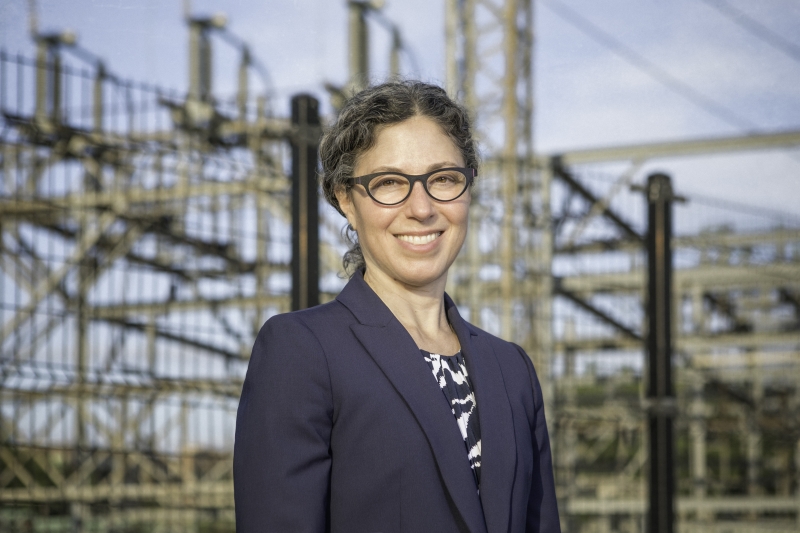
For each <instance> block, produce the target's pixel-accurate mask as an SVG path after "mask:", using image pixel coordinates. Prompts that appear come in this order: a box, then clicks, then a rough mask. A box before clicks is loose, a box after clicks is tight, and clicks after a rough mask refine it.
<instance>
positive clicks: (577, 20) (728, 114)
mask: <svg viewBox="0 0 800 533" xmlns="http://www.w3.org/2000/svg"><path fill="white" fill-rule="evenodd" d="M540 3H541V4H543V5H544V6H546V7H547V8H548V9H549V10H550V11H552V12H553V13H554V14H556V15H557V16H558V17H559V18H561V19H562V20H564V21H565V22H567V23H569V24H570V25H571V26H573V27H575V28H576V29H578V30H580V31H581V32H582V33H584V34H586V35H587V36H588V37H590V38H592V39H593V40H594V41H596V42H598V43H599V44H601V45H603V46H605V47H606V48H608V49H610V50H611V51H612V52H614V53H616V54H617V55H618V56H620V57H621V58H622V59H624V60H625V61H627V62H628V63H630V64H631V65H633V66H635V67H636V68H638V69H639V70H641V71H642V72H644V73H646V74H647V75H648V76H650V77H651V78H653V79H654V80H656V81H657V82H659V83H660V84H661V85H663V86H665V87H666V88H668V89H670V90H671V91H672V92H674V93H676V94H678V95H680V96H681V97H683V98H684V99H685V100H687V101H689V102H691V103H692V104H694V105H696V106H697V107H700V108H701V109H703V110H704V111H706V112H707V113H709V114H710V115H713V116H714V117H716V118H718V119H720V120H722V121H723V122H725V123H727V124H729V125H731V126H735V127H736V128H739V129H742V130H745V131H746V132H747V133H755V132H756V131H757V130H758V128H757V127H756V126H755V124H753V123H752V122H751V121H749V120H747V119H746V118H744V117H742V116H740V115H739V114H738V113H736V112H735V111H733V110H731V109H729V108H728V107H726V106H724V105H722V104H720V103H718V102H717V101H715V100H714V99H713V98H711V97H709V96H707V95H705V94H703V93H702V92H700V91H698V90H697V89H695V88H694V87H692V86H691V85H689V84H687V83H686V82H684V81H683V80H681V79H680V78H678V77H676V76H674V75H672V74H670V73H669V72H667V71H666V70H664V69H663V68H661V67H659V66H658V65H656V64H655V63H653V62H652V61H650V60H649V59H647V58H645V57H644V56H642V55H641V54H639V53H638V52H636V51H634V50H632V49H631V48H630V47H628V46H627V45H626V44H624V43H623V42H622V41H620V40H619V39H617V38H615V37H614V36H612V35H611V34H610V33H608V32H607V31H605V30H603V29H601V28H600V27H598V26H597V25H596V24H594V23H592V22H591V21H589V20H588V19H587V18H586V17H584V16H582V15H580V14H579V13H578V12H576V11H575V10H573V9H572V8H570V7H568V6H567V5H566V4H564V3H563V2H560V1H559V0H540Z"/></svg>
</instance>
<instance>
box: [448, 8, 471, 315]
mask: <svg viewBox="0 0 800 533" xmlns="http://www.w3.org/2000/svg"><path fill="white" fill-rule="evenodd" d="M444 4H445V7H444V36H445V37H444V40H445V43H444V45H445V54H444V55H445V69H444V79H445V82H444V84H445V89H446V90H447V94H448V95H450V98H455V97H456V95H457V94H458V89H459V77H458V43H457V40H458V16H459V15H458V0H445V3H444ZM472 320H474V319H472Z"/></svg>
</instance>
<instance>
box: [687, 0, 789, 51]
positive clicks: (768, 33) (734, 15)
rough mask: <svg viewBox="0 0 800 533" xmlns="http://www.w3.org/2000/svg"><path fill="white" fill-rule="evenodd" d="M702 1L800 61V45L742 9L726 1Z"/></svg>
mask: <svg viewBox="0 0 800 533" xmlns="http://www.w3.org/2000/svg"><path fill="white" fill-rule="evenodd" d="M702 1H703V2H704V3H706V4H707V5H709V6H711V7H713V8H714V9H716V10H717V11H718V12H720V13H721V14H722V15H724V16H725V17H727V18H728V19H730V20H731V21H732V22H733V23H734V24H736V25H737V26H739V27H740V28H743V29H745V30H746V31H748V32H750V34H752V35H754V36H755V37H757V38H758V39H760V40H762V41H764V42H765V43H767V44H768V45H770V46H772V47H773V48H775V49H776V50H780V51H781V52H783V53H784V54H786V55H788V56H789V57H790V58H792V59H794V60H795V61H798V62H800V46H798V45H796V44H794V43H792V42H791V41H789V40H788V39H785V38H784V37H782V36H780V35H778V34H777V33H775V32H774V31H772V30H771V29H769V28H768V27H766V26H764V25H763V24H761V23H760V22H758V21H757V20H755V19H754V18H752V17H751V16H750V15H748V14H747V13H745V12H744V11H741V10H739V9H737V8H735V7H733V6H731V5H730V4H728V3H727V2H722V1H720V0H702Z"/></svg>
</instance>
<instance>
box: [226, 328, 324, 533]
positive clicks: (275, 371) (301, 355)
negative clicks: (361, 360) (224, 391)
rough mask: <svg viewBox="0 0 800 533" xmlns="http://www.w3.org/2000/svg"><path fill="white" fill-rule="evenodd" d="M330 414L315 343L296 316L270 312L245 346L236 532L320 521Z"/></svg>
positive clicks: (312, 525) (317, 526)
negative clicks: (248, 346) (249, 349)
mask: <svg viewBox="0 0 800 533" xmlns="http://www.w3.org/2000/svg"><path fill="white" fill-rule="evenodd" d="M332 420H333V400H332V396H331V388H330V378H329V373H328V366H327V360H326V358H325V354H324V351H323V349H322V346H321V344H320V343H319V341H318V340H317V338H316V337H315V336H314V334H313V333H312V332H311V330H310V329H309V328H308V327H307V326H306V325H305V324H304V323H303V322H302V321H301V319H300V318H299V317H296V316H293V315H291V314H286V315H278V316H275V317H273V318H271V319H270V320H268V321H267V323H266V324H265V325H264V327H262V329H261V331H260V333H259V335H258V337H257V339H256V342H255V345H254V346H253V353H252V355H251V357H250V363H249V366H248V369H247V376H246V377H245V381H244V386H243V389H242V396H241V399H240V401H239V409H238V412H237V416H236V440H235V443H234V454H233V486H234V500H235V505H236V531H237V532H239V533H250V532H256V531H258V532H262V531H292V532H309V533H311V532H315V533H316V532H323V531H326V530H327V529H328V527H329V523H328V521H329V507H330V505H329V502H330V466H331V451H330V437H331V427H332V425H333V422H332Z"/></svg>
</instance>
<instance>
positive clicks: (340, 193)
mask: <svg viewBox="0 0 800 533" xmlns="http://www.w3.org/2000/svg"><path fill="white" fill-rule="evenodd" d="M334 194H335V195H336V201H337V202H339V207H340V208H341V209H342V212H343V213H344V216H345V218H347V223H348V224H350V227H351V228H353V230H355V231H358V229H357V228H356V225H355V224H354V223H353V221H354V220H355V216H354V214H355V213H353V198H352V197H351V196H350V191H348V190H347V189H346V188H344V187H337V188H336V190H335V191H334Z"/></svg>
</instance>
